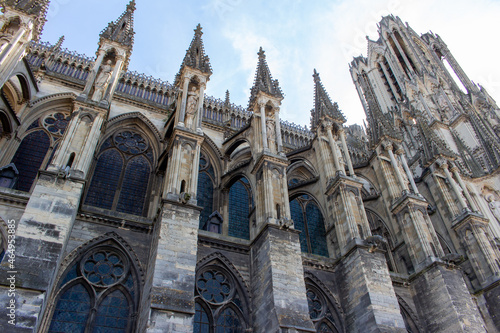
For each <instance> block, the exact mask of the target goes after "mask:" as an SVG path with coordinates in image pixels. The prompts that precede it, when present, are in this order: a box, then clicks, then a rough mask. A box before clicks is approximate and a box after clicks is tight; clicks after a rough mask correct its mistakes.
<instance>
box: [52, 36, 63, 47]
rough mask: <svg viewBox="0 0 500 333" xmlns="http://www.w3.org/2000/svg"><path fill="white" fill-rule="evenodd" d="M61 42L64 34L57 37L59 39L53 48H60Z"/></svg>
mask: <svg viewBox="0 0 500 333" xmlns="http://www.w3.org/2000/svg"><path fill="white" fill-rule="evenodd" d="M63 42H64V35H62V36H61V37H59V40H58V41H57V43H56V45H54V49H60V48H61V46H62V43H63Z"/></svg>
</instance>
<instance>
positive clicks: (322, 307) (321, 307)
mask: <svg viewBox="0 0 500 333" xmlns="http://www.w3.org/2000/svg"><path fill="white" fill-rule="evenodd" d="M306 281H307V280H306ZM306 290H307V291H306V295H307V305H308V307H309V317H310V318H311V320H312V321H313V323H314V325H315V326H316V331H317V332H328V333H338V332H342V331H343V330H342V327H343V323H342V320H341V317H340V315H339V312H338V311H337V310H336V309H335V308H334V307H333V306H332V303H331V302H330V301H328V299H327V297H326V296H325V294H324V293H323V292H322V291H320V289H319V288H317V287H314V286H312V285H311V284H308V283H307V282H306Z"/></svg>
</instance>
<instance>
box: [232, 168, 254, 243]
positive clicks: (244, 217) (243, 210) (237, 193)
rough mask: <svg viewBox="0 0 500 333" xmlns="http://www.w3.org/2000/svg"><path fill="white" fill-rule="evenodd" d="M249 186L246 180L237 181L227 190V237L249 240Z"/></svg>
mask: <svg viewBox="0 0 500 333" xmlns="http://www.w3.org/2000/svg"><path fill="white" fill-rule="evenodd" d="M251 197H252V196H251V192H250V185H249V184H248V180H247V179H246V178H240V179H239V180H237V181H236V182H235V183H234V184H233V186H231V189H230V190H229V236H233V237H238V238H243V239H250V218H249V215H250V207H251V201H250V200H251Z"/></svg>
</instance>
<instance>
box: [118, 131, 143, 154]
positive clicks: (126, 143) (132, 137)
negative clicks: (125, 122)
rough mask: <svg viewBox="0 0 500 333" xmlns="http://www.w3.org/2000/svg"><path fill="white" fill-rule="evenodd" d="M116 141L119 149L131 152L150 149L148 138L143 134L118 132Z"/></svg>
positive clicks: (136, 152)
mask: <svg viewBox="0 0 500 333" xmlns="http://www.w3.org/2000/svg"><path fill="white" fill-rule="evenodd" d="M114 141H115V145H116V146H117V147H118V149H120V150H121V151H123V152H126V153H130V154H140V153H143V152H145V151H146V150H147V149H148V144H147V142H146V140H145V139H144V138H143V137H142V136H141V135H139V134H137V133H133V132H130V131H124V132H120V133H118V134H117V135H116V136H115V138H114Z"/></svg>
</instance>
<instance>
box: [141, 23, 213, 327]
mask: <svg viewBox="0 0 500 333" xmlns="http://www.w3.org/2000/svg"><path fill="white" fill-rule="evenodd" d="M194 32H195V34H194V37H193V40H192V41H191V44H190V46H189V49H188V50H187V52H186V56H185V57H184V60H183V62H182V65H181V68H180V70H179V73H178V74H177V76H176V78H175V82H174V86H175V89H176V90H177V91H178V92H179V94H178V98H177V101H176V103H175V104H174V105H175V110H174V112H175V114H174V115H173V116H172V117H171V118H170V120H169V121H168V122H167V125H166V127H167V134H166V135H167V139H168V144H167V147H166V149H165V152H164V154H163V160H162V162H161V165H162V166H165V164H166V173H165V180H164V188H163V201H162V210H161V214H160V216H159V219H158V221H157V223H158V225H157V226H156V228H155V230H156V232H157V236H156V237H158V246H157V247H156V248H154V249H153V252H154V253H153V254H152V258H153V260H154V265H152V268H151V269H152V270H154V275H153V278H152V284H151V286H147V287H150V288H151V309H150V323H149V331H151V332H166V331H169V332H170V330H172V331H175V332H193V314H194V313H195V304H194V290H195V283H196V278H195V268H196V263H197V257H196V253H197V247H198V227H199V216H200V210H201V207H198V206H197V198H196V195H197V193H196V192H197V186H198V172H199V164H200V151H201V145H202V143H203V141H204V134H203V131H202V129H201V122H202V114H203V113H202V111H203V99H204V91H205V87H206V84H207V82H208V81H209V80H210V76H211V74H212V68H211V66H210V59H209V58H208V56H206V55H205V50H204V47H203V40H202V38H201V37H202V34H203V33H202V30H201V26H200V25H199V24H198V26H197V27H196V29H195V30H194ZM154 267H156V268H154ZM163 267H168V270H164V269H163Z"/></svg>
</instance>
